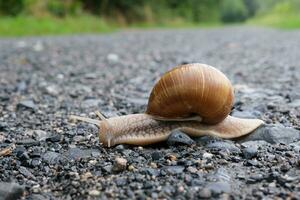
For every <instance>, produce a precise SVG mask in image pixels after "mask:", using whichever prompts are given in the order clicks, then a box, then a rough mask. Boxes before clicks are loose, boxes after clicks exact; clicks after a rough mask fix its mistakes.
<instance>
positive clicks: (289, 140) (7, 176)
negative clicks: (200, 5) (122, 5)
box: [0, 27, 300, 199]
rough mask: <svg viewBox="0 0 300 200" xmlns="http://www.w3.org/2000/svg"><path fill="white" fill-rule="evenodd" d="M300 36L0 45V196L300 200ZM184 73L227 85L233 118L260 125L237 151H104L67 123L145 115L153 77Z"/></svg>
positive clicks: (173, 35) (134, 35) (244, 33)
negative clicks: (202, 68) (204, 70)
mask: <svg viewBox="0 0 300 200" xmlns="http://www.w3.org/2000/svg"><path fill="white" fill-rule="evenodd" d="M299 34H300V32H299V31H280V30H273V29H264V28H254V27H228V28H222V29H206V30H204V29H203V30H198V29H193V30H180V31H179V30H152V31H128V32H119V33H114V34H109V35H80V36H60V37H27V38H15V39H14V38H11V39H4V38H2V39H0V71H1V73H0V152H3V153H2V154H1V156H0V192H2V193H3V194H4V193H5V194H4V195H15V197H19V196H21V195H23V196H24V199H87V198H98V199H174V198H176V199H197V198H208V199H214V198H215V199H220V198H221V199H228V198H234V199H246V198H247V199H293V198H295V199H296V198H298V197H299V196H300V177H299V174H300V156H299V149H300V145H299V142H300V133H299V131H300V106H299V105H300V103H299V102H300V76H299V75H298V74H300V65H299V57H300V46H299V42H300V38H299ZM191 62H200V63H206V64H209V65H212V66H215V67H217V68H219V69H220V70H221V71H223V72H224V73H225V74H226V75H227V76H228V77H229V79H230V80H231V81H232V83H233V85H234V88H235V104H234V108H233V111H232V115H234V116H239V117H256V118H260V119H262V120H264V121H265V122H266V125H265V126H264V127H262V128H259V129H257V130H256V131H255V132H254V133H253V134H251V135H249V136H247V137H244V138H241V139H237V140H234V141H229V140H222V139H218V138H213V137H202V138H192V139H193V140H194V141H195V143H194V142H193V141H192V139H191V140H188V141H189V142H190V143H188V144H192V143H193V145H184V144H179V143H177V142H176V145H173V144H172V145H167V142H164V143H161V144H157V145H151V146H147V147H143V148H141V147H137V146H129V145H117V146H115V147H112V148H105V147H103V146H102V145H100V144H99V139H98V135H97V133H98V128H97V127H96V126H95V125H92V124H87V123H78V124H74V123H72V122H71V121H69V120H68V116H69V115H70V114H76V115H82V116H87V117H91V118H96V117H97V116H96V115H95V113H94V111H96V110H101V111H102V112H103V114H104V115H105V116H107V117H113V116H119V115H125V114H130V113H140V112H143V111H144V110H145V108H146V105H147V99H148V96H149V93H150V90H151V88H152V87H153V85H154V83H155V81H157V79H158V77H159V76H160V75H161V74H163V73H164V72H165V71H167V70H169V69H171V68H172V67H174V66H175V65H178V64H181V63H191ZM169 144H170V143H169ZM6 188H8V189H6ZM0 196H1V195H0Z"/></svg>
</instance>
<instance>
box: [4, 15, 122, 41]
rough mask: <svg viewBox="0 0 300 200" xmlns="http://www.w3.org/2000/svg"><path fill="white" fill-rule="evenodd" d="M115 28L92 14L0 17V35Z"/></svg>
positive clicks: (93, 31) (102, 31)
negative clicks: (57, 16) (59, 16)
mask: <svg viewBox="0 0 300 200" xmlns="http://www.w3.org/2000/svg"><path fill="white" fill-rule="evenodd" d="M115 29H116V26H115V25H111V24H108V23H107V22H105V21H104V20H102V19H101V18H98V17H93V16H80V17H66V18H54V17H44V18H35V17H29V16H18V17H14V18H12V17H0V36H32V35H62V34H77V33H99V32H101V33H106V32H111V31H114V30H115Z"/></svg>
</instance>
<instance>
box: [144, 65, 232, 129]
mask: <svg viewBox="0 0 300 200" xmlns="http://www.w3.org/2000/svg"><path fill="white" fill-rule="evenodd" d="M233 100H234V95H233V87H232V85H231V83H230V81H229V80H228V78H227V77H226V76H225V75H224V74H223V73H222V72H220V71H219V70H217V69H216V68H214V67H212V66H209V65H205V64H199V63H194V64H186V65H181V66H178V67H175V68H174V69H172V70H170V71H169V72H167V73H165V74H164V75H163V76H162V77H161V78H160V80H159V81H158V82H157V83H156V85H155V86H154V87H153V89H152V92H151V94H150V98H149V101H148V107H147V111H146V113H147V114H149V115H152V116H154V118H157V119H165V120H168V119H180V118H181V119H183V118H191V117H194V116H199V117H200V118H201V121H202V122H203V123H206V124H216V123H218V122H220V121H222V120H223V119H225V117H226V116H227V115H228V114H229V113H230V111H231V107H232V105H233Z"/></svg>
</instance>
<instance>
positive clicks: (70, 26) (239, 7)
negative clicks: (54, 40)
mask: <svg viewBox="0 0 300 200" xmlns="http://www.w3.org/2000/svg"><path fill="white" fill-rule="evenodd" d="M299 2H300V1H299V0H264V1H259V0H185V1H182V0H163V1H162V0H0V35H2V36H20V35H43V34H69V33H83V32H107V31H112V30H116V28H117V27H195V26H203V25H205V26H208V25H215V24H222V23H236V22H238V23H241V22H244V21H249V23H251V24H261V25H270V26H276V27H284V28H295V27H300V22H299V19H300V18H299V14H298V13H299V12H297V11H298V10H299V9H300V5H299V4H300V3H299Z"/></svg>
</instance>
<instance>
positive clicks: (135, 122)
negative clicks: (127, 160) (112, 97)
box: [72, 63, 263, 147]
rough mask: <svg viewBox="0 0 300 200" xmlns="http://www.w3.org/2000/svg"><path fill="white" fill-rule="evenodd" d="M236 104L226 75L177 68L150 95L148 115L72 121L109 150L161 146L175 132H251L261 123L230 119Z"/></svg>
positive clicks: (197, 66) (193, 67)
mask: <svg viewBox="0 0 300 200" xmlns="http://www.w3.org/2000/svg"><path fill="white" fill-rule="evenodd" d="M233 99H234V95H233V87H232V85H231V83H230V81H229V80H228V79H227V77H226V76H225V75H224V74H223V73H222V72H220V71H219V70H217V69H216V68H214V67H211V66H208V65H204V64H198V63H194V64H187V65H181V66H178V67H176V68H174V69H172V70H171V71H169V72H167V73H165V74H164V75H163V76H162V78H161V79H160V80H159V81H158V82H157V83H156V85H155V86H154V88H153V90H152V92H151V94H150V97H149V101H148V107H147V110H146V112H145V113H142V114H130V115H125V116H118V117H112V118H109V119H104V118H103V117H102V120H101V121H100V120H94V119H89V118H85V117H79V116H72V118H73V119H77V120H81V121H87V122H90V123H94V124H96V125H97V126H99V127H100V131H99V139H100V142H101V143H103V144H104V145H105V146H108V147H110V146H113V145H116V144H121V143H126V144H134V145H148V144H152V143H156V142H161V141H164V140H166V139H167V138H168V136H169V135H170V134H171V132H172V131H173V130H175V129H179V130H181V131H183V132H185V133H187V134H188V135H190V136H203V135H213V136H217V137H221V138H236V137H240V136H243V135H246V134H248V133H250V132H252V131H253V130H255V129H256V128H258V127H259V126H260V125H262V124H263V121H262V120H259V119H240V118H236V117H232V116H230V115H229V113H230V111H231V107H232V105H233Z"/></svg>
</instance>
